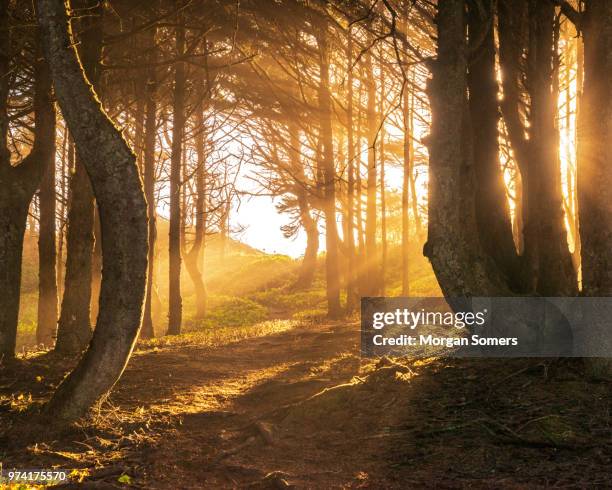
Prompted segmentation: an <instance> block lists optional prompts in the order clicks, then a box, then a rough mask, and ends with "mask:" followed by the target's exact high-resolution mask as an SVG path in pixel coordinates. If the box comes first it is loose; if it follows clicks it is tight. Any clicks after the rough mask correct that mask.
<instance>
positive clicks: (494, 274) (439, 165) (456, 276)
mask: <svg viewBox="0 0 612 490" xmlns="http://www.w3.org/2000/svg"><path fill="white" fill-rule="evenodd" d="M463 7H464V5H463V1H462V0H440V1H439V3H438V16H437V27H438V56H437V59H436V61H434V62H433V63H432V66H431V71H432V75H433V76H432V79H431V80H430V82H429V84H428V87H427V92H428V95H429V98H430V101H431V111H432V125H431V134H430V136H429V142H428V143H429V152H430V153H429V154H430V169H429V172H430V173H429V225H428V241H427V243H426V244H425V247H424V254H425V255H426V256H427V257H429V259H430V261H431V264H432V266H433V269H434V272H435V275H436V278H437V279H438V283H439V284H440V288H441V289H442V292H443V293H444V296H445V297H447V298H457V297H471V296H495V295H500V294H504V293H507V292H508V288H507V287H506V285H505V283H504V280H503V278H502V277H501V276H500V274H499V273H498V271H497V269H496V267H495V265H494V264H493V262H492V260H491V259H490V258H489V257H487V256H486V254H484V253H483V252H482V250H481V248H480V243H479V240H478V238H477V237H478V235H477V233H476V232H477V226H476V216H475V212H474V201H473V194H474V177H473V166H472V161H471V160H472V148H471V141H470V140H471V128H470V125H469V112H468V100H467V46H466V42H465V34H464V33H465V19H464V11H463Z"/></svg>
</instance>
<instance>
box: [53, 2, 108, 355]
mask: <svg viewBox="0 0 612 490" xmlns="http://www.w3.org/2000/svg"><path fill="white" fill-rule="evenodd" d="M82 6H84V7H85V8H88V9H89V10H88V12H89V13H90V15H89V16H86V17H84V18H82V19H81V21H80V22H81V23H82V31H83V34H82V35H81V42H80V43H79V47H80V49H81V53H80V59H81V62H82V66H83V70H84V71H85V74H86V75H87V79H88V81H89V83H91V84H92V85H93V86H94V87H97V86H98V85H99V79H100V57H101V55H102V9H101V6H100V5H99V4H98V3H97V2H95V1H92V0H84V1H82ZM78 153H79V150H78V148H77V155H76V159H75V168H74V171H73V173H72V177H71V179H70V195H71V198H70V208H69V210H68V231H67V235H66V275H65V279H64V295H63V297H62V308H61V313H60V319H59V323H58V330H57V342H56V344H55V350H56V351H57V352H59V353H62V354H65V355H70V354H76V353H80V352H82V351H83V350H84V349H85V347H86V346H87V343H88V342H89V340H90V338H91V324H92V316H93V315H92V304H93V303H94V302H97V300H98V298H96V299H95V300H93V301H92V289H93V284H94V277H93V276H94V267H95V264H94V260H93V253H94V248H95V246H96V245H95V236H94V226H95V216H94V213H95V209H94V207H95V203H94V196H93V191H92V188H91V184H90V182H89V177H88V175H87V171H86V170H85V167H84V165H83V162H82V161H81V157H80V155H79V154H78ZM98 264H99V262H98ZM98 267H99V266H98ZM97 284H98V287H97V288H96V289H98V291H99V281H97ZM93 318H95V316H93Z"/></svg>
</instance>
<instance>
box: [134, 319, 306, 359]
mask: <svg viewBox="0 0 612 490" xmlns="http://www.w3.org/2000/svg"><path fill="white" fill-rule="evenodd" d="M300 324H301V323H300V322H298V321H296V320H267V321H263V322H258V323H255V324H250V325H241V326H217V327H206V328H201V329H200V330H196V331H192V332H187V333H183V334H181V335H166V336H165V337H157V338H154V339H149V340H141V341H140V342H138V347H137V350H138V351H147V350H155V349H160V348H163V347H178V346H185V345H198V346H202V345H203V346H209V347H218V346H221V345H227V344H229V343H232V342H238V341H240V340H244V339H248V338H255V337H263V336H265V335H272V334H276V333H281V332H285V331H287V330H291V329H292V328H295V327H297V326H298V325H300Z"/></svg>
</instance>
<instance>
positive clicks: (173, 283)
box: [168, 16, 185, 335]
mask: <svg viewBox="0 0 612 490" xmlns="http://www.w3.org/2000/svg"><path fill="white" fill-rule="evenodd" d="M177 22H178V25H177V28H176V56H177V62H176V65H175V68H174V92H173V97H174V101H173V108H172V117H173V119H172V155H171V161H170V167H171V169H170V230H169V240H168V247H169V249H168V252H169V254H170V261H169V272H168V274H169V281H170V285H169V292H168V334H170V335H178V334H180V333H181V322H182V315H183V312H182V310H183V300H182V298H181V244H180V241H181V239H180V237H181V212H182V210H181V158H182V154H183V134H184V131H185V65H184V63H183V62H182V61H181V60H180V57H181V56H183V54H184V51H185V27H184V25H183V24H182V23H181V18H180V16H179V19H178V21H177Z"/></svg>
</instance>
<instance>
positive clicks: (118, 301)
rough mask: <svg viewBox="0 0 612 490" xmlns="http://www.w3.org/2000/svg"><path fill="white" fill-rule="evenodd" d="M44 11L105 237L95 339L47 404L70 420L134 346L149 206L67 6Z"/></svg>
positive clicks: (41, 2)
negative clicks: (93, 81)
mask: <svg viewBox="0 0 612 490" xmlns="http://www.w3.org/2000/svg"><path fill="white" fill-rule="evenodd" d="M37 7H38V8H37V15H38V20H39V23H40V26H41V31H42V38H43V40H44V43H43V44H44V48H45V54H46V58H47V60H48V61H49V64H50V66H51V71H52V75H53V81H54V82H55V91H56V94H57V98H58V101H59V104H60V106H61V109H62V113H63V115H64V118H65V120H66V123H67V124H68V127H69V129H70V133H71V134H72V136H73V138H74V141H75V144H76V147H77V151H78V153H79V156H80V157H81V159H82V161H83V164H84V166H85V168H86V169H87V173H88V174H89V177H90V180H91V182H92V187H93V191H94V194H95V197H96V200H97V202H98V206H99V209H100V221H101V228H102V236H103V241H102V254H103V262H104V276H103V279H102V288H101V292H100V314H99V315H98V321H97V325H96V329H95V332H94V335H93V338H92V341H91V343H90V346H89V349H88V350H87V351H86V352H85V354H84V355H83V357H82V359H81V360H80V362H79V364H78V365H77V367H76V368H75V369H74V371H73V372H72V373H70V374H69V375H68V376H67V377H66V378H65V379H64V380H63V381H62V383H61V384H60V386H59V387H58V389H57V391H56V392H55V394H54V395H53V397H52V398H51V400H50V401H49V403H48V404H47V406H46V411H47V413H48V414H50V415H51V416H54V417H56V418H57V419H60V420H67V421H70V420H75V419H76V418H78V417H80V416H82V415H84V414H85V413H86V411H87V410H88V409H89V408H90V407H91V406H92V405H93V404H94V403H95V402H96V401H97V400H98V399H100V397H101V396H103V395H105V394H106V393H107V392H108V391H109V390H110V389H111V388H112V386H113V385H114V384H115V383H116V382H117V380H118V379H119V377H120V376H121V373H122V372H123V370H124V369H125V366H126V364H127V361H128V359H129V357H130V354H131V352H132V349H133V347H134V343H135V340H136V337H137V335H138V330H139V328H140V321H141V316H142V304H143V299H144V293H145V283H146V271H147V207H146V202H145V198H144V195H143V192H142V186H141V181H140V176H139V173H138V167H137V165H136V158H135V156H134V154H133V152H132V151H131V150H130V148H129V147H128V145H127V143H126V142H125V140H124V139H123V137H122V135H121V132H120V131H119V130H118V129H117V128H116V127H115V126H114V124H113V122H112V121H111V120H110V119H109V118H108V116H107V115H106V114H105V113H104V110H103V109H102V107H101V106H100V103H99V101H98V99H97V98H96V94H95V92H94V90H93V88H92V86H91V85H90V84H89V83H88V81H87V79H86V77H85V75H84V73H83V70H82V69H81V65H80V63H79V60H78V54H77V52H76V50H75V43H74V40H73V39H71V37H70V34H69V32H70V30H69V26H68V17H67V15H66V6H65V5H64V2H63V1H62V0H38V1H37Z"/></svg>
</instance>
